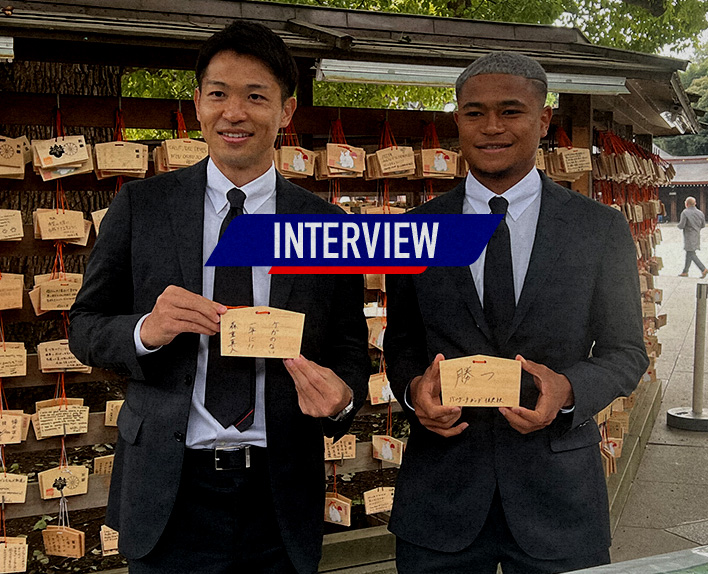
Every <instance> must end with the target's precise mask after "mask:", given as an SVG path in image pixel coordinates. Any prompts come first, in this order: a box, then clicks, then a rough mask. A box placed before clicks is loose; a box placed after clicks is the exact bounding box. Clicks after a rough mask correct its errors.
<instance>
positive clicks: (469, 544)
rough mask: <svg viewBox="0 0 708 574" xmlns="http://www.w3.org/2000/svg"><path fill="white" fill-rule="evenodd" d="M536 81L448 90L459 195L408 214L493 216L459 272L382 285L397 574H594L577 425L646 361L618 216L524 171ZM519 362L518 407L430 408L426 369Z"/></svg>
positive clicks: (538, 108) (491, 65)
mask: <svg viewBox="0 0 708 574" xmlns="http://www.w3.org/2000/svg"><path fill="white" fill-rule="evenodd" d="M546 89H547V81H546V75H545V72H544V71H543V69H542V68H541V66H540V65H539V64H538V63H537V62H535V61H534V60H531V59H530V58H527V57H525V56H520V55H515V54H509V53H503V52H502V53H493V54H490V55H488V56H485V57H483V58H481V59H479V60H478V61H477V62H475V63H473V64H472V65H471V66H469V67H468V68H467V70H465V72H464V73H463V74H462V75H461V76H460V78H459V79H458V82H457V101H458V109H459V111H458V112H457V113H456V115H455V117H456V121H457V124H458V128H459V133H460V146H461V148H462V154H463V155H464V157H465V158H466V160H467V162H468V163H469V166H470V172H469V174H468V176H467V179H466V181H465V182H463V183H462V184H460V185H459V186H457V187H456V188H454V189H453V190H451V191H449V192H448V193H446V194H445V195H443V196H441V197H439V198H437V199H435V200H433V201H430V202H428V203H426V204H424V205H423V206H421V207H420V208H418V209H417V210H416V212H417V213H426V214H432V213H490V211H492V212H493V213H501V214H505V217H504V218H503V219H502V223H500V225H499V228H498V229H497V230H496V231H495V233H494V236H493V237H492V239H491V240H490V242H489V244H488V245H487V247H486V249H485V252H484V253H483V254H482V256H481V257H480V259H479V260H478V261H476V262H475V263H473V264H472V265H470V266H469V267H460V268H428V269H427V271H425V272H424V273H422V274H420V275H413V276H389V277H388V281H387V293H388V327H387V330H386V335H385V339H384V352H385V356H386V361H387V365H388V371H387V372H388V376H389V379H390V381H391V385H392V387H393V390H394V393H395V394H396V396H397V397H398V399H399V401H400V402H401V403H402V404H403V405H404V410H405V412H406V413H407V414H408V416H409V418H410V420H411V434H410V439H409V442H408V445H407V448H406V452H405V456H404V459H403V465H402V467H401V470H400V473H399V478H398V484H397V488H396V498H395V502H394V508H393V513H392V517H391V522H390V529H391V531H392V532H394V533H395V534H396V535H397V537H398V538H397V560H398V562H397V565H398V569H399V572H400V573H401V574H412V573H415V574H421V573H442V572H444V573H445V574H450V573H458V572H459V573H462V572H464V573H469V574H471V573H474V574H494V573H495V572H496V568H497V565H498V564H499V563H501V565H502V568H503V571H504V574H535V573H553V572H566V571H570V570H575V569H579V568H585V567H590V566H594V565H597V564H602V563H606V562H608V561H609V551H608V547H609V544H610V530H609V516H608V503H607V492H606V487H605V481H604V475H603V470H602V464H601V458H600V451H599V448H598V443H599V441H600V434H599V432H598V428H597V425H596V424H595V422H594V420H593V418H592V417H593V415H595V414H596V413H597V412H598V411H600V410H601V409H602V408H603V407H605V406H606V405H608V404H609V403H610V402H612V400H614V399H615V398H616V397H618V396H622V395H625V396H626V395H628V394H630V393H631V392H632V390H633V389H634V387H635V386H636V384H637V382H638V381H639V379H640V377H641V375H642V373H643V372H644V370H645V369H646V367H647V364H648V361H647V356H646V352H645V349H644V344H643V338H642V314H641V307H640V295H639V281H638V276H637V266H636V256H635V249H634V245H633V243H632V239H631V236H630V233H629V229H628V226H627V223H626V222H625V220H624V218H623V217H622V215H621V213H620V212H618V211H615V210H613V209H609V208H607V207H605V206H603V205H601V204H599V203H596V202H594V201H592V200H590V199H588V198H586V197H583V196H581V195H579V194H578V193H575V192H572V191H570V190H568V189H566V188H563V187H561V186H559V185H556V184H555V183H553V182H552V181H551V180H549V179H548V178H547V177H545V175H543V174H540V173H539V172H538V171H537V170H536V169H535V154H536V150H537V148H538V145H539V140H540V138H541V137H543V136H544V135H545V134H546V132H547V130H548V127H549V124H550V121H551V115H552V111H551V109H550V108H549V107H547V106H546V105H545V98H546ZM475 354H483V355H492V356H498V357H504V358H508V359H514V358H516V359H517V360H519V361H521V365H522V380H521V406H520V407H518V408H498V409H497V408H464V409H461V408H459V407H451V406H444V405H442V404H441V397H440V370H439V366H438V365H439V362H440V361H441V360H443V359H453V358H457V357H463V356H469V355H475Z"/></svg>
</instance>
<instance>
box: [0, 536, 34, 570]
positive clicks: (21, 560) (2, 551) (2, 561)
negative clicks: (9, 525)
mask: <svg viewBox="0 0 708 574" xmlns="http://www.w3.org/2000/svg"><path fill="white" fill-rule="evenodd" d="M28 549H29V547H28V546H27V538H24V537H21V536H17V537H10V536H8V537H7V538H0V572H2V573H11V572H27V552H28Z"/></svg>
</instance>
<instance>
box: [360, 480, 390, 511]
mask: <svg viewBox="0 0 708 574" xmlns="http://www.w3.org/2000/svg"><path fill="white" fill-rule="evenodd" d="M395 490H396V489H395V488H393V487H392V486H379V487H378V488H374V489H373V490H367V491H366V492H365V493H364V510H365V512H366V514H376V513H377V512H389V511H390V510H391V509H392V508H393V494H394V492H395Z"/></svg>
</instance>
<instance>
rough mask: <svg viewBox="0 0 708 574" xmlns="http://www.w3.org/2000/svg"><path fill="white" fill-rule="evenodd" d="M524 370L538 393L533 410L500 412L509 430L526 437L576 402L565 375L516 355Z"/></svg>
mask: <svg viewBox="0 0 708 574" xmlns="http://www.w3.org/2000/svg"><path fill="white" fill-rule="evenodd" d="M516 360H517V361H519V362H520V363H521V367H522V368H523V370H524V371H526V372H527V373H529V374H530V375H532V376H533V381H534V383H535V384H536V388H537V389H538V391H539V395H538V400H537V401H536V408H535V409H534V410H529V409H526V408H524V407H513V408H501V409H499V412H501V414H502V415H504V417H505V418H506V420H508V421H509V424H510V425H511V426H512V428H514V429H516V430H517V431H519V432H520V433H521V434H528V433H530V432H534V431H537V430H540V429H542V428H544V427H547V426H548V425H549V424H551V423H552V422H553V421H554V419H555V418H556V416H558V412H559V411H560V409H561V408H569V407H572V406H573V405H574V403H575V397H574V395H573V387H572V386H571V385H570V381H569V380H568V378H567V377H566V376H565V375H562V374H560V373H556V372H555V371H554V370H552V369H549V368H548V367H547V366H545V365H541V364H539V363H534V362H533V361H529V360H527V359H524V358H523V357H522V356H521V355H516Z"/></svg>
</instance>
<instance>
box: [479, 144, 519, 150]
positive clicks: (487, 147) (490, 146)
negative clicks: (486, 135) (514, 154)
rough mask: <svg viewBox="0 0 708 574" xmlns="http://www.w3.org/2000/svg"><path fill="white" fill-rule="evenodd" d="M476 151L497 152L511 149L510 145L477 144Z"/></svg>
mask: <svg viewBox="0 0 708 574" xmlns="http://www.w3.org/2000/svg"><path fill="white" fill-rule="evenodd" d="M475 147H476V148H477V149H480V150H482V151H486V152H498V151H501V150H505V149H507V148H510V147H511V144H510V143H487V144H477V145H476V146H475Z"/></svg>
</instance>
